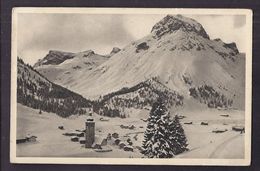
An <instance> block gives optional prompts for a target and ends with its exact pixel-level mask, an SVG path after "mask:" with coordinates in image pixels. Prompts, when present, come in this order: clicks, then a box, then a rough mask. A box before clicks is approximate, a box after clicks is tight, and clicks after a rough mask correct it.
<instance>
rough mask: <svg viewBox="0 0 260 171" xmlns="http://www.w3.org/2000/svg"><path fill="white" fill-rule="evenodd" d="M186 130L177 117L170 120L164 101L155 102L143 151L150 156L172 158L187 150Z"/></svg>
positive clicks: (145, 135)
mask: <svg viewBox="0 0 260 171" xmlns="http://www.w3.org/2000/svg"><path fill="white" fill-rule="evenodd" d="M186 147H187V140H186V137H185V134H184V130H183V128H182V127H181V125H180V123H179V120H178V118H177V117H175V118H174V120H173V121H171V120H170V117H169V112H168V111H167V108H166V106H165V105H164V101H163V100H162V99H159V100H158V101H156V102H155V103H154V104H153V107H152V109H151V112H150V116H149V118H148V125H147V128H146V131H145V134H144V141H143V146H142V149H143V150H142V151H141V153H142V154H144V155H145V156H147V157H149V158H172V157H174V156H175V155H176V154H179V153H181V152H183V151H185V150H187V148H186Z"/></svg>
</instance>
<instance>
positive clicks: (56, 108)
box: [17, 58, 91, 117]
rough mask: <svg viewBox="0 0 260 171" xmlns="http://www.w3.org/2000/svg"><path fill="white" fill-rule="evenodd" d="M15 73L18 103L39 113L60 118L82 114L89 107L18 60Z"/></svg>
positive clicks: (72, 93)
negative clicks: (50, 113) (44, 112)
mask: <svg viewBox="0 0 260 171" xmlns="http://www.w3.org/2000/svg"><path fill="white" fill-rule="evenodd" d="M17 71H18V73H17V102H18V103H21V104H23V105H26V106H28V107H31V108H34V109H39V111H46V112H53V113H56V114H58V115H59V116H62V117H67V116H70V115H73V114H84V113H85V112H86V111H85V109H84V108H87V107H90V106H91V101H89V100H86V99H85V98H83V97H82V96H81V95H78V94H76V93H74V92H72V91H70V90H68V89H66V88H64V87H61V86H59V85H57V84H54V83H52V82H50V81H49V80H48V79H47V78H45V77H44V76H42V75H41V74H40V73H38V71H36V70H34V69H33V68H32V67H31V66H30V65H28V64H25V63H24V62H23V61H22V60H21V59H19V58H18V61H17Z"/></svg>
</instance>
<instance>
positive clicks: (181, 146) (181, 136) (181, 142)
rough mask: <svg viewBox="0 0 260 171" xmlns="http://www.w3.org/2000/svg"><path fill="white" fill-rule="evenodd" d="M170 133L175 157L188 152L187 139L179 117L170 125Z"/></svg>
mask: <svg viewBox="0 0 260 171" xmlns="http://www.w3.org/2000/svg"><path fill="white" fill-rule="evenodd" d="M169 133H170V136H169V140H170V141H171V145H172V146H171V147H172V151H173V153H174V154H175V155H177V154H180V153H182V152H184V151H186V150H188V148H187V146H188V143H187V138H186V136H185V133H184V129H183V128H182V126H181V123H180V121H179V118H178V116H177V115H175V117H174V119H173V120H172V121H170V123H169Z"/></svg>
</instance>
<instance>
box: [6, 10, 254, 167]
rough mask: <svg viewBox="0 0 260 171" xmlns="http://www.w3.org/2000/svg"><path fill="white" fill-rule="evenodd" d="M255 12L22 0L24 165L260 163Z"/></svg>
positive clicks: (18, 39) (18, 27)
mask: <svg viewBox="0 0 260 171" xmlns="http://www.w3.org/2000/svg"><path fill="white" fill-rule="evenodd" d="M251 67H252V12H251V11H250V10H246V9H169V8H168V9H159V8H158V9H149V8H147V9H134V8H132V9H130V8H14V10H13V15H12V68H11V72H12V77H11V86H12V89H11V137H10V146H11V147H10V148H11V149H10V152H11V158H10V159H11V162H13V163H65V164H66V163H68V164H71V163H73V164H151V165H153V164H165V165H180V164H182V165H202V164H203V165H249V164H250V156H251V101H252V100H251V79H252V75H251V72H252V68H251Z"/></svg>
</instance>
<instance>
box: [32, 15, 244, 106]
mask: <svg viewBox="0 0 260 171" xmlns="http://www.w3.org/2000/svg"><path fill="white" fill-rule="evenodd" d="M72 60H74V59H69V60H66V61H65V62H63V63H62V64H60V65H66V64H68V65H69V66H70V67H75V66H74V64H73V63H72V62H71V63H70V62H69V61H72ZM37 69H38V68H37ZM48 70H49V72H51V69H50V68H49V69H48ZM79 70H80V69H79ZM39 71H40V69H39ZM46 72H47V70H46ZM63 72H64V74H63V76H61V77H59V78H58V80H59V79H60V80H59V81H58V83H62V85H65V86H66V87H69V88H70V89H71V90H73V91H76V92H78V93H80V94H82V95H83V96H85V97H88V98H98V97H99V96H100V95H105V94H108V93H110V92H115V91H118V90H120V89H121V88H123V87H132V86H134V85H137V84H138V83H140V82H142V81H144V80H147V79H150V78H152V77H157V78H158V79H159V80H160V82H161V83H163V84H165V85H166V86H167V87H169V88H170V89H172V90H174V91H177V92H178V93H180V94H181V95H183V96H184V98H185V99H190V98H192V97H191V96H190V88H197V87H203V86H205V85H207V86H210V87H212V88H213V89H214V90H215V91H216V92H218V93H219V94H220V95H224V96H225V97H226V98H227V99H231V100H233V106H234V107H240V108H244V107H243V106H244V91H245V85H244V84H245V82H244V79H245V74H244V73H245V57H244V55H243V54H240V53H239V51H238V49H237V48H236V45H235V43H231V44H226V43H224V42H223V41H221V40H220V39H215V40H211V39H210V38H209V36H208V34H207V33H206V31H205V30H204V28H203V27H202V25H201V24H199V23H198V22H196V21H195V20H193V19H190V18H186V17H183V16H181V15H167V16H166V17H165V18H163V19H162V20H161V21H159V22H158V23H157V24H155V26H154V27H153V28H152V31H151V33H150V34H148V35H147V36H145V37H144V38H142V39H140V40H137V41H134V42H132V43H131V44H129V45H127V46H126V47H124V48H123V49H122V50H121V51H119V52H118V53H116V54H114V55H113V57H112V58H109V59H108V60H107V61H106V62H103V63H101V64H100V65H99V66H97V67H95V68H92V70H91V71H90V72H74V73H71V70H67V69H66V72H68V73H70V74H68V75H66V74H65V71H63ZM43 74H44V73H43ZM46 76H47V77H48V78H50V77H51V76H48V74H46Z"/></svg>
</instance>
